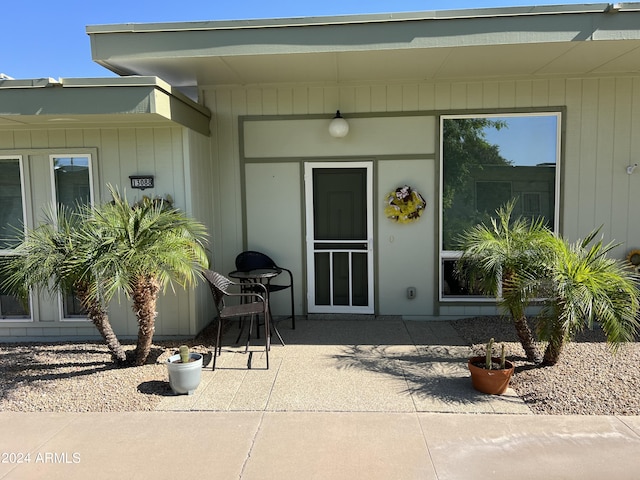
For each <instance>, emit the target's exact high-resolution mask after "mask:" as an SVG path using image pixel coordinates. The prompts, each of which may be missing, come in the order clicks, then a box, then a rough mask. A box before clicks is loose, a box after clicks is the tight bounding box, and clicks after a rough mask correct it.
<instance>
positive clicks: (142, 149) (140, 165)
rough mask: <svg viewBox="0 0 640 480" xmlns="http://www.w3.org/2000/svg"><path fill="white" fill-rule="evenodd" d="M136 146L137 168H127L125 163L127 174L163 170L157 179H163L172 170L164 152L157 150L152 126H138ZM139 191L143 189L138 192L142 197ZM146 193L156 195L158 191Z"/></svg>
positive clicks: (124, 167)
mask: <svg viewBox="0 0 640 480" xmlns="http://www.w3.org/2000/svg"><path fill="white" fill-rule="evenodd" d="M135 148H136V159H137V163H136V167H137V169H136V170H135V171H134V170H132V169H130V168H127V165H126V164H123V165H122V169H123V170H124V172H125V175H127V176H129V175H134V174H142V175H150V174H153V172H158V173H160V172H163V173H161V174H160V175H157V176H156V181H158V180H160V181H162V177H164V176H165V175H167V173H168V171H170V167H169V165H168V164H166V158H165V157H164V156H163V155H162V153H161V152H156V149H155V143H154V135H153V130H152V129H151V128H136V146H135ZM165 172H167V173H165ZM138 193H142V191H138V192H136V196H137V197H141V196H142V195H137V194H138ZM144 194H147V195H154V194H156V192H155V191H154V192H147V191H145V192H144Z"/></svg>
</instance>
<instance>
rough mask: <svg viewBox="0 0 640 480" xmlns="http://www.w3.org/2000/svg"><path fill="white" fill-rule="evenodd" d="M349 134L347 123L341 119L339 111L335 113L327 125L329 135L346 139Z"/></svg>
mask: <svg viewBox="0 0 640 480" xmlns="http://www.w3.org/2000/svg"><path fill="white" fill-rule="evenodd" d="M348 133H349V123H347V121H346V120H345V119H344V118H342V116H341V115H340V110H338V111H337V112H336V116H335V118H334V119H333V120H331V123H330V124H329V135H331V136H332V137H335V138H342V137H346V136H347V134H348Z"/></svg>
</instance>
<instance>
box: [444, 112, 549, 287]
mask: <svg viewBox="0 0 640 480" xmlns="http://www.w3.org/2000/svg"><path fill="white" fill-rule="evenodd" d="M558 125H559V114H530V115H517V116H515V115H514V116H473V117H472V116H464V117H462V116H458V117H447V118H443V120H442V136H441V138H442V159H441V161H442V168H441V172H442V241H441V259H442V260H441V274H442V276H441V292H442V297H443V298H447V297H456V296H458V297H469V296H476V295H479V292H478V291H477V289H476V288H474V287H473V286H472V285H468V282H466V281H465V280H464V275H460V274H459V273H456V272H455V259H456V258H457V257H458V256H459V255H460V252H459V250H458V249H459V246H458V238H459V235H460V234H461V233H462V232H463V231H465V230H466V229H468V228H471V227H473V226H474V225H477V224H478V223H480V222H490V219H491V217H493V216H495V211H496V209H498V208H499V207H500V206H502V205H504V204H505V203H506V202H508V201H509V200H511V199H513V198H515V199H517V203H516V205H515V208H514V216H515V217H517V216H525V217H529V218H542V219H543V221H544V222H545V223H546V224H547V226H549V227H550V228H551V229H554V228H555V225H556V199H557V198H558V192H557V191H556V190H557V183H558V182H557V179H556V177H557V175H558V169H557V168H556V167H557V165H558V145H559V138H558Z"/></svg>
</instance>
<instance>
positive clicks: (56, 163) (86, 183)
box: [50, 155, 93, 319]
mask: <svg viewBox="0 0 640 480" xmlns="http://www.w3.org/2000/svg"><path fill="white" fill-rule="evenodd" d="M50 158H51V169H52V181H53V192H54V199H53V201H54V203H57V204H60V205H63V206H65V207H66V208H68V209H69V210H71V211H73V210H76V209H77V208H78V206H79V205H81V204H84V205H91V204H92V203H93V188H92V185H93V182H92V178H91V177H92V176H91V157H90V156H89V155H51V157H50ZM62 316H63V318H71V319H77V318H84V317H86V312H85V311H84V309H83V307H82V304H81V303H80V302H79V301H78V299H77V297H76V296H75V295H74V294H73V292H62Z"/></svg>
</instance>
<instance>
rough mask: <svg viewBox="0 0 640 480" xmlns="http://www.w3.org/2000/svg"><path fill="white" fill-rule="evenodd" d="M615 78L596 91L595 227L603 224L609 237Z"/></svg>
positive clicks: (603, 81) (606, 79) (601, 84)
mask: <svg viewBox="0 0 640 480" xmlns="http://www.w3.org/2000/svg"><path fill="white" fill-rule="evenodd" d="M614 88H615V80H614V79H611V78H605V79H602V80H600V82H599V89H598V90H599V91H598V100H599V101H598V116H597V124H598V132H597V135H598V149H597V155H598V157H597V160H596V171H595V176H596V190H595V194H596V205H595V207H596V208H595V224H594V225H593V226H592V228H593V227H596V226H598V225H600V224H604V228H603V231H602V233H603V234H604V235H605V237H607V238H611V215H612V213H613V212H612V209H611V207H612V205H611V199H612V194H613V171H612V169H613V162H612V158H613V138H614V131H613V122H614V118H615V91H614Z"/></svg>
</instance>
